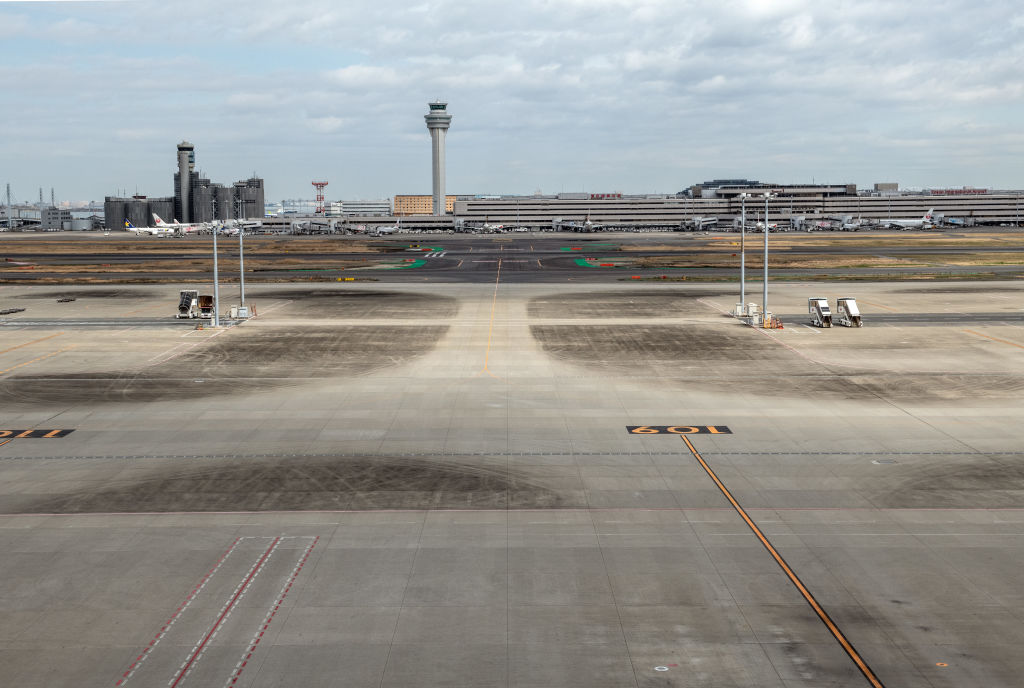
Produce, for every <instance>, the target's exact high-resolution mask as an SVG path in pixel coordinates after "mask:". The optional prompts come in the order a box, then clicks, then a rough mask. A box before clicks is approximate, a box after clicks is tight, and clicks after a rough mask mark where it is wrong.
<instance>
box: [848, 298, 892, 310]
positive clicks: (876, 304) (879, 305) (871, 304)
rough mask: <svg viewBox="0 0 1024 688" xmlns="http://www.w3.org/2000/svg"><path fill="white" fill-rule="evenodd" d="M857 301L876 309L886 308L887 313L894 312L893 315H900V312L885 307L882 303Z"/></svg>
mask: <svg viewBox="0 0 1024 688" xmlns="http://www.w3.org/2000/svg"><path fill="white" fill-rule="evenodd" d="M857 300H858V301H860V302H861V303H866V304H867V305H869V306H874V307H875V308H884V309H885V310H887V311H892V312H893V313H899V311H898V310H897V309H895V308H889V307H888V306H883V305H882V304H880V303H874V302H873V301H865V300H864V299H857Z"/></svg>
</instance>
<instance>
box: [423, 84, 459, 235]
mask: <svg viewBox="0 0 1024 688" xmlns="http://www.w3.org/2000/svg"><path fill="white" fill-rule="evenodd" d="M427 107H429V108H430V112H428V113H427V114H426V115H424V116H423V119H425V120H426V122H427V130H428V131H430V143H431V163H432V164H431V176H432V178H433V189H432V191H433V197H434V198H433V200H434V203H433V212H434V215H444V214H445V213H446V211H447V208H446V201H447V196H446V195H445V189H444V176H445V169H444V139H445V135H446V134H447V133H448V127H449V126H450V125H451V122H452V116H451V115H449V114H448V103H443V102H441V101H439V100H436V101H434V102H433V103H427Z"/></svg>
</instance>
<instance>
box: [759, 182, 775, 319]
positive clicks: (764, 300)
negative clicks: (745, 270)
mask: <svg viewBox="0 0 1024 688" xmlns="http://www.w3.org/2000/svg"><path fill="white" fill-rule="evenodd" d="M776 196H778V194H773V193H766V194H765V195H764V293H763V294H762V295H761V324H765V320H764V319H765V314H766V313H767V312H768V201H769V200H771V199H772V198H775V197H776Z"/></svg>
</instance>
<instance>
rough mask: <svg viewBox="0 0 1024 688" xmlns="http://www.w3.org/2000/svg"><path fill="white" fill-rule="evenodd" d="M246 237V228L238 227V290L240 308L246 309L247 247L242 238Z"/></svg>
mask: <svg viewBox="0 0 1024 688" xmlns="http://www.w3.org/2000/svg"><path fill="white" fill-rule="evenodd" d="M244 235H245V227H242V226H241V225H239V227H238V290H239V297H238V299H239V301H241V303H240V304H239V307H240V308H245V256H244V252H245V246H244V243H243V241H242V237H243V236H244Z"/></svg>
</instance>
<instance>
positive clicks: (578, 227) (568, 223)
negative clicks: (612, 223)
mask: <svg viewBox="0 0 1024 688" xmlns="http://www.w3.org/2000/svg"><path fill="white" fill-rule="evenodd" d="M552 224H553V225H554V227H555V229H569V230H572V231H574V232H596V231H598V230H601V229H604V227H605V225H603V224H599V223H597V222H594V221H593V220H591V219H590V212H589V211H588V212H587V217H586V219H584V220H583V222H580V221H579V220H563V219H562V218H560V217H559V218H555V220H553V221H552Z"/></svg>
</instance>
